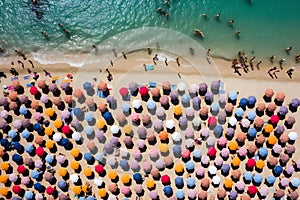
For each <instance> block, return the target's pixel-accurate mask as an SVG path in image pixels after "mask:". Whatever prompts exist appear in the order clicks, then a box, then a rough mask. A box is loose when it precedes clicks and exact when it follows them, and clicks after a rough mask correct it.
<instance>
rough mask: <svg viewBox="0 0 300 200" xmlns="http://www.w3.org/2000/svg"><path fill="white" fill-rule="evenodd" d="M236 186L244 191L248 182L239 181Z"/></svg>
mask: <svg viewBox="0 0 300 200" xmlns="http://www.w3.org/2000/svg"><path fill="white" fill-rule="evenodd" d="M235 187H236V188H237V189H238V190H239V191H244V189H245V187H246V184H245V183H244V182H243V181H238V182H237V183H236V184H235Z"/></svg>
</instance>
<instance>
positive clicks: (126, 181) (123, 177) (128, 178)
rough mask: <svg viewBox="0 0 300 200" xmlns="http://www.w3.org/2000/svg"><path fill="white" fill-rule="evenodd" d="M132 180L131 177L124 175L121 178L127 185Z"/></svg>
mask: <svg viewBox="0 0 300 200" xmlns="http://www.w3.org/2000/svg"><path fill="white" fill-rule="evenodd" d="M130 180H131V178H130V176H129V175H128V174H123V175H122V176H121V181H122V182H123V183H124V184H127V183H129V182H130Z"/></svg>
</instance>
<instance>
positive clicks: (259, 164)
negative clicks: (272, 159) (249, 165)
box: [255, 160, 265, 169]
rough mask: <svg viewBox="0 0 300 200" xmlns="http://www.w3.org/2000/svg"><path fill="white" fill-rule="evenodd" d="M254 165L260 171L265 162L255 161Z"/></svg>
mask: <svg viewBox="0 0 300 200" xmlns="http://www.w3.org/2000/svg"><path fill="white" fill-rule="evenodd" d="M255 165H256V167H257V168H258V169H262V168H264V166H265V162H264V161H263V160H258V161H256V164H255Z"/></svg>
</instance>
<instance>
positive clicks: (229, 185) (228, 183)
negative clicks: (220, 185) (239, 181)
mask: <svg viewBox="0 0 300 200" xmlns="http://www.w3.org/2000/svg"><path fill="white" fill-rule="evenodd" d="M232 186H233V182H232V180H231V179H225V181H224V187H225V188H227V189H231V188H232Z"/></svg>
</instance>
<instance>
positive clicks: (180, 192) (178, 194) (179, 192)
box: [175, 190, 185, 199]
mask: <svg viewBox="0 0 300 200" xmlns="http://www.w3.org/2000/svg"><path fill="white" fill-rule="evenodd" d="M175 196H176V198H177V199H183V198H184V196H185V194H184V191H183V190H177V191H176V192H175Z"/></svg>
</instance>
